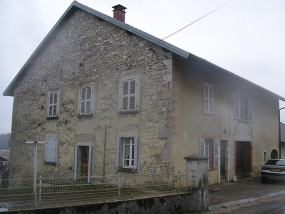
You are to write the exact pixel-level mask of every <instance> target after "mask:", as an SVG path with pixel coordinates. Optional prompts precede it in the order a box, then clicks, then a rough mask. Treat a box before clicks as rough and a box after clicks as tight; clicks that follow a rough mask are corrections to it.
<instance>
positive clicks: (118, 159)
mask: <svg viewBox="0 0 285 214" xmlns="http://www.w3.org/2000/svg"><path fill="white" fill-rule="evenodd" d="M120 144H121V138H120V137H117V149H116V167H117V168H119V167H120V150H121V145H120Z"/></svg>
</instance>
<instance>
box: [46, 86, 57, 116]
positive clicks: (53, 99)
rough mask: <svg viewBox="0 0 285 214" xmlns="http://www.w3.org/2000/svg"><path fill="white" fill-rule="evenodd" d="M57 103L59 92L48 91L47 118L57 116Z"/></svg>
mask: <svg viewBox="0 0 285 214" xmlns="http://www.w3.org/2000/svg"><path fill="white" fill-rule="evenodd" d="M58 101H59V91H49V93H48V108H47V110H48V112H47V115H48V117H50V118H52V117H57V116H58V110H59V109H58V107H59V105H58Z"/></svg>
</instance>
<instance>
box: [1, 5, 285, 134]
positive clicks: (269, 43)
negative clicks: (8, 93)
mask: <svg viewBox="0 0 285 214" xmlns="http://www.w3.org/2000/svg"><path fill="white" fill-rule="evenodd" d="M78 2H80V3H82V4H85V5H86V6H88V7H91V8H93V9H95V10H97V11H100V12H102V13H105V14H107V15H109V16H112V13H113V12H112V6H114V5H116V4H122V5H124V6H125V7H127V8H128V9H127V10H126V12H127V13H126V23H128V24H130V25H132V26H134V27H136V28H139V29H141V30H143V31H145V32H147V33H150V34H152V35H154V36H156V37H158V38H164V37H166V36H168V35H169V34H171V33H173V32H175V31H176V30H178V29H180V28H182V27H184V26H186V25H188V24H189V23H191V22H193V21H195V20H196V19H198V18H200V17H202V16H204V15H205V14H207V13H208V12H210V11H212V10H214V9H216V8H217V7H219V6H220V5H222V4H224V3H226V2H227V0H179V1H174V0H144V1H138V0H120V1H119V0H106V1H102V0H79V1H78ZM71 3H72V0H60V1H59V0H24V1H23V0H0V29H1V33H0V47H1V49H0V91H1V93H3V92H4V90H5V89H6V87H7V86H8V85H9V83H10V82H11V81H12V79H13V78H14V77H15V75H16V74H17V73H18V71H19V70H20V69H21V67H22V66H23V65H24V63H25V62H26V61H27V59H28V58H29V57H30V55H31V54H32V53H33V51H34V50H35V49H36V47H37V46H38V45H39V43H40V42H41V41H42V40H43V38H44V37H45V35H46V34H47V33H48V32H49V31H50V29H51V28H52V27H53V25H54V24H55V23H56V22H57V20H58V19H59V18H60V16H61V15H62V14H63V13H64V11H65V10H66V9H67V8H68V6H69V5H70V4H71ZM284 11H285V1H284V0H251V1H248V0H232V1H231V2H230V3H228V4H227V5H225V6H224V7H222V8H220V9H219V10H217V11H215V12H214V13H212V14H211V15H209V16H207V17H206V18H204V19H202V20H200V21H198V22H197V23H195V24H193V25H191V26H190V27H188V28H186V29H185V30H183V31H181V32H179V33H178V34H176V35H174V36H172V37H170V38H169V39H167V40H166V41H167V42H169V43H171V44H173V45H176V46H178V47H180V48H182V49H184V50H186V51H188V52H190V53H192V54H195V55H197V56H199V57H202V58H204V59H206V60H208V61H210V62H212V63H214V64H216V65H218V66H220V67H222V68H225V69H227V70H229V71H231V72H233V73H235V74H237V75H239V76H241V77H243V78H246V79H248V80H250V81H252V82H254V83H256V84H258V85H260V86H262V87H264V88H266V89H268V90H270V91H272V92H274V93H276V94H278V95H280V96H282V97H285V86H284V81H285V72H284V69H285V28H284V26H285V12H284ZM0 103H1V105H0V121H1V122H0V134H1V133H8V132H10V130H11V118H12V106H13V98H12V97H4V96H0ZM283 106H285V105H283V104H282V105H281V107H283ZM284 113H285V110H284ZM281 120H282V121H285V114H284V115H282V119H281Z"/></svg>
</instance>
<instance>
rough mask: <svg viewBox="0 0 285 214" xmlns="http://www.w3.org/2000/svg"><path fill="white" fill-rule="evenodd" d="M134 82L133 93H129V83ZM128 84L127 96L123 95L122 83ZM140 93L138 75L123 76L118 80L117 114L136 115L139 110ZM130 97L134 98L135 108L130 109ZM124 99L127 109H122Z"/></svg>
mask: <svg viewBox="0 0 285 214" xmlns="http://www.w3.org/2000/svg"><path fill="white" fill-rule="evenodd" d="M134 80H135V88H134V90H135V92H134V93H130V92H131V81H134ZM126 82H128V94H124V83H126ZM140 91H141V81H140V76H139V75H138V74H135V75H129V76H123V77H120V78H119V87H118V97H119V102H118V112H119V113H137V112H138V111H139V110H140ZM131 97H134V99H135V101H134V105H135V108H133V109H132V108H130V103H131V101H130V100H131ZM124 98H127V100H128V101H127V102H128V103H127V109H124Z"/></svg>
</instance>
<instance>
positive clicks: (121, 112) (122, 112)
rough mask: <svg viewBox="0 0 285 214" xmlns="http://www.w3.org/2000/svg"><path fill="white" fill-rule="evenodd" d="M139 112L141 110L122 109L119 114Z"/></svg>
mask: <svg viewBox="0 0 285 214" xmlns="http://www.w3.org/2000/svg"><path fill="white" fill-rule="evenodd" d="M138 112H139V110H132V111H122V110H120V111H119V114H136V113H138Z"/></svg>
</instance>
